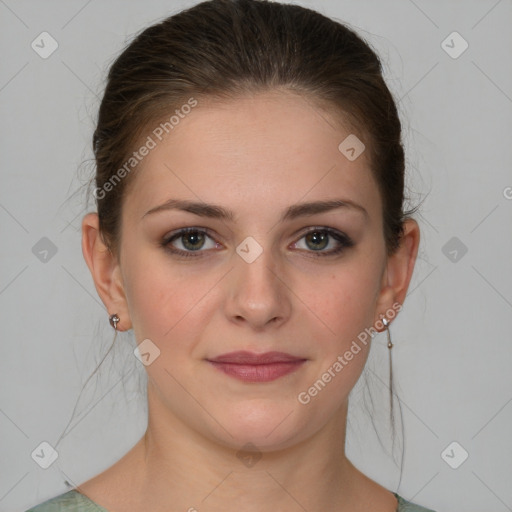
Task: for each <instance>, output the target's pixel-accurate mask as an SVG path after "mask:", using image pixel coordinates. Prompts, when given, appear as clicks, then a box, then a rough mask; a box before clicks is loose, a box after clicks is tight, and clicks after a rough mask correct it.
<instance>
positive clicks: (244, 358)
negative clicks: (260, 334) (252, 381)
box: [208, 350, 305, 365]
mask: <svg viewBox="0 0 512 512" xmlns="http://www.w3.org/2000/svg"><path fill="white" fill-rule="evenodd" d="M304 360H305V358H303V357H295V356H292V355H291V354H287V353H286V352H265V353H263V354H256V353H254V352H248V351H247V350H239V351H237V352H229V353H228V354H222V355H220V356H217V357H214V358H213V359H208V361H212V362H217V363H233V364H251V365H254V364H270V363H288V362H290V361H304Z"/></svg>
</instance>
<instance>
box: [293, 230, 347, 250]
mask: <svg viewBox="0 0 512 512" xmlns="http://www.w3.org/2000/svg"><path fill="white" fill-rule="evenodd" d="M302 239H304V241H305V245H306V250H307V249H311V250H307V252H312V253H313V254H312V255H313V256H334V255H336V254H339V253H341V252H342V251H343V250H345V249H347V248H349V247H353V245H354V242H353V241H352V239H351V238H350V237H348V236H347V235H345V234H344V233H341V232H340V231H337V230H334V229H331V228H325V227H314V228H313V229H311V230H310V231H308V232H307V233H305V234H304V235H303V236H302V238H301V240H302ZM298 244H299V242H296V243H295V244H294V246H295V247H297V246H298ZM329 245H330V246H331V247H332V248H331V249H330V250H327V251H326V250H324V249H325V248H326V247H329ZM333 246H334V247H333Z"/></svg>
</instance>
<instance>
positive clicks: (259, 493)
mask: <svg viewBox="0 0 512 512" xmlns="http://www.w3.org/2000/svg"><path fill="white" fill-rule="evenodd" d="M350 133H351V131H350V129H349V128H343V127H341V126H339V123H338V124H335V123H334V121H333V120H332V119H331V118H329V117H328V114H327V113H326V112H323V111H321V110H319V109H318V108H316V107H313V106H312V104H311V102H310V101H306V100H305V99H303V98H302V97H300V96H297V95H294V94H292V93H286V92H278V91H273V92H265V93H260V94H257V95H254V96H247V97H243V98H238V99H233V100H230V101H226V102H222V103H220V102H216V103H205V102H201V103H199V105H198V106H197V107H196V108H195V109H194V110H193V111H192V113H191V114H189V115H188V116H187V117H186V118H185V119H183V120H181V122H180V124H179V125H178V126H176V127H175V129H174V130H173V131H172V132H171V135H170V136H168V137H167V138H166V139H164V141H162V142H160V143H159V144H158V145H157V147H156V148H154V149H152V150H151V151H150V153H149V155H147V156H146V157H145V158H144V159H143V161H142V162H141V163H140V164H139V166H138V167H137V171H136V172H137V174H136V176H135V177H134V178H135V182H134V184H135V186H133V187H130V188H129V191H128V194H127V196H126V197H125V202H124V204H123V212H122V230H121V244H120V252H119V254H120V258H116V257H115V256H113V255H112V254H111V253H110V252H109V251H107V250H106V247H105V245H104V244H103V242H102V239H101V237H100V236H99V232H98V218H97V214H96V213H89V214H87V215H86V216H85V217H84V219H83V223H82V230H83V231H82V232H83V239H82V248H83V254H84V257H85V260H86V262H87V265H88V267H89V269H90V271H91V274H92V277H93V279H94V283H95V286H96V289H97V291H98V294H99V296H100V297H101V299H102V301H103V303H104V304H105V306H106V308H107V310H108V313H109V314H112V313H117V314H118V316H119V317H120V319H121V320H120V322H119V324H118V329H119V330H121V331H125V330H129V329H133V331H134V335H135V338H136V340H137V343H140V342H142V340H145V339H150V340H151V341H152V343H154V344H155V345H156V346H157V347H158V348H159V350H160V356H159V357H157V358H156V359H155V360H154V361H153V362H152V363H151V364H150V365H148V366H146V367H145V368H146V371H147V372H148V405H149V413H148V427H147V431H146V433H145V435H144V436H143V438H142V439H141V440H140V441H139V442H138V443H137V444H136V445H135V446H134V447H133V449H132V450H131V451H130V452H129V453H128V454H127V455H125V456H124V457H123V458H122V459H121V460H120V461H118V462H117V463H116V464H115V465H114V466H112V467H111V468H109V469H107V470H106V471H104V472H103V473H101V474H100V475H98V476H97V477H95V478H93V479H91V480H89V481H88V482H86V483H84V484H83V485H81V486H80V487H79V490H80V491H81V492H83V493H84V494H86V495H87V496H89V497H90V498H91V499H93V500H94V501H96V503H98V504H100V505H101V506H103V507H105V508H106V509H107V510H109V511H111V512H117V511H119V512H120V511H121V510H125V511H126V510H131V511H136V510H153V511H160V510H162V511H164V510H167V511H168V510H169V504H172V510H176V511H177V510H180V511H187V510H191V511H192V510H193V509H192V507H194V508H195V509H197V510H202V511H205V510H207V511H220V510H222V511H224V512H231V511H234V510H237V511H239V510H240V509H242V510H244V512H256V511H257V512H261V511H262V510H273V511H287V512H292V511H303V510H304V509H306V510H307V511H308V512H315V511H321V510H337V511H340V512H348V511H351V512H354V511H363V510H370V509H372V510H375V511H382V512H392V511H395V510H396V506H397V502H396V498H395V497H394V496H393V495H392V494H391V492H389V491H388V490H386V489H385V488H384V487H382V486H380V485H379V484H377V483H376V482H374V481H372V480H370V479H369V478H367V477H366V476H365V475H363V474H362V473H361V472H359V470H357V468H355V467H354V466H353V465H352V464H351V462H350V461H349V460H348V459H347V457H346V456H345V452H344V444H345V426H346V419H347V406H348V395H349V393H350V391H351V389H352V388H353V387H354V385H355V383H356V382H357V380H358V378H359V376H360V375H361V372H362V371H363V368H364V365H365V362H366V359H367V356H368V351H369V348H370V343H368V344H367V345H363V344H361V343H360V346H361V351H360V352H359V353H358V354H357V355H354V357H353V359H352V360H351V361H350V362H349V363H348V364H347V365H346V366H345V367H344V368H343V370H342V371H340V372H339V373H337V374H336V377H334V378H332V380H331V381H330V382H329V383H328V384H327V385H326V386H325V388H324V389H323V390H322V391H321V392H319V393H318V394H317V396H315V397H314V398H312V399H311V401H310V402H309V403H308V404H306V405H304V404H301V403H299V401H298V400H297V395H298V394H299V393H300V392H301V391H305V390H308V388H310V387H311V385H312V384H313V383H314V382H315V381H317V380H318V379H319V378H320V377H321V375H322V374H323V373H324V372H325V371H326V370H327V369H328V368H329V367H332V365H333V363H334V362H335V361H336V359H337V357H338V356H339V355H342V354H344V353H345V352H346V351H347V350H348V349H349V348H350V345H351V343H352V342H353V340H355V339H357V335H358V334H359V333H361V332H362V331H364V329H365V328H369V327H371V326H375V325H376V322H377V320H379V319H380V318H382V316H383V315H384V314H385V313H386V311H389V310H392V309H393V304H396V303H399V304H402V303H403V301H404V299H405V296H406V293H407V289H408V286H409V282H410V279H411V276H412V273H413V269H414V264H415V260H416V255H417V251H418V245H419V240H420V234H419V227H418V224H417V223H416V222H415V221H413V220H409V221H407V222H406V224H405V235H404V237H403V239H402V244H401V247H400V249H399V250H398V251H397V252H396V253H395V254H394V255H393V256H391V257H389V258H388V257H387V256H386V250H385V243H384V236H383V224H382V222H383V220H382V212H381V208H382V203H381V198H380V194H379V190H378V188H377V185H376V183H375V181H374V179H373V177H372V175H371V172H370V168H369V162H368V160H367V153H368V152H367V151H365V152H363V153H362V155H361V156H359V157H358V158H357V159H356V160H354V161H349V160H348V159H347V158H346V157H345V156H344V155H343V154H342V153H341V152H340V151H339V150H338V145H339V144H340V142H341V141H343V140H344V139H345V138H346V137H347V136H348V135H349V134H350ZM170 198H174V199H189V200H193V201H200V202H206V203H214V204H216V205H220V206H222V207H224V208H227V209H230V210H232V211H233V212H234V214H235V219H234V221H229V220H219V219H213V218H207V217H202V216H198V215H195V214H193V213H190V212H184V211H178V210H167V211H160V212H158V213H154V214H149V215H146V216H145V217H144V218H143V216H144V214H145V213H146V212H147V211H148V210H150V209H152V208H154V207H156V206H158V205H161V204H163V203H165V201H167V200H168V199H170ZM335 198H336V199H338V198H340V199H345V200H349V201H353V202H355V203H358V204H359V205H361V206H362V207H363V208H364V209H365V210H366V212H367V216H365V215H363V214H361V213H360V212H358V211H357V209H350V208H338V209H335V210H332V211H329V212H323V213H317V214H314V215H310V216H305V217H300V218H297V219H294V220H288V221H284V222H280V220H279V219H280V215H281V213H282V211H284V209H286V208H287V207H289V206H290V205H292V204H296V203H300V202H306V201H317V200H327V199H335ZM183 227H196V228H208V229H209V230H210V233H208V234H209V236H210V235H211V237H212V238H208V237H206V238H205V241H204V245H203V246H201V243H200V242H198V241H197V240H194V239H190V237H188V238H187V237H185V239H184V238H183V237H182V238H177V239H175V240H174V242H173V243H172V246H173V247H174V248H176V249H181V250H183V251H186V250H187V249H186V248H187V247H189V252H193V251H192V250H191V249H190V247H191V246H192V248H194V247H197V248H199V251H202V252H201V254H200V256H199V257H190V258H184V257H179V256H174V255H172V254H170V253H169V252H166V251H165V249H164V248H163V247H162V246H161V245H159V244H160V242H161V241H162V240H163V239H164V238H165V237H166V235H169V234H171V233H173V232H175V231H176V230H178V229H180V228H183ZM314 227H321V228H325V227H329V228H332V229H335V230H338V231H341V232H343V233H345V234H347V235H348V236H349V237H350V238H351V239H352V240H353V241H354V246H353V247H346V248H345V249H344V250H343V251H342V252H341V253H340V254H338V255H334V256H323V257H315V254H318V253H319V252H322V251H323V252H324V253H325V252H329V250H330V249H334V248H336V247H338V245H339V244H338V242H336V240H335V239H334V238H329V241H328V244H327V242H325V243H324V244H323V245H322V243H321V242H318V241H316V242H315V240H314V239H313V240H311V238H310V237H305V235H306V234H307V232H308V231H312V229H311V228H314ZM248 236H250V237H253V238H254V239H255V240H256V241H257V243H258V244H259V246H260V247H261V248H262V250H263V252H262V253H261V255H260V256H259V257H258V258H257V259H256V260H255V261H253V262H252V263H247V262H246V261H245V260H244V259H242V258H241V257H240V256H239V254H238V253H237V252H236V248H237V246H239V244H241V242H242V241H243V240H244V239H245V238H246V237H248ZM308 238H309V243H308ZM187 242H188V244H189V245H188V246H187V245H185V244H187ZM315 244H316V245H315ZM317 247H318V248H319V249H320V250H319V251H315V248H317ZM194 254H198V251H195V252H194ZM376 329H377V328H376ZM377 330H380V331H382V326H381V328H380V329H377ZM242 349H244V350H249V351H253V352H257V353H262V352H266V351H270V350H278V351H283V352H288V353H291V354H293V355H295V356H300V357H303V358H306V359H307V361H306V363H304V364H303V365H302V366H301V368H299V369H298V370H297V371H295V372H294V373H291V374H288V375H286V376H284V377H281V378H279V379H277V380H274V381H271V382H266V383H253V382H250V383H247V382H241V381H239V380H237V379H234V378H232V377H230V376H227V375H225V374H224V373H222V372H220V371H219V370H218V369H216V368H214V367H212V366H211V365H210V364H209V363H208V362H207V361H206V360H205V359H206V358H212V357H215V356H217V355H220V354H223V353H226V352H231V351H235V350H242ZM249 442H250V443H252V444H253V445H254V446H255V447H256V448H255V449H256V450H257V453H258V454H259V456H261V458H260V459H259V460H258V461H257V462H256V463H255V464H254V465H252V466H251V467H248V466H246V465H245V464H243V463H242V461H241V460H240V458H239V457H238V456H237V454H239V452H240V450H241V449H242V447H244V446H245V445H246V444H247V443H249Z"/></svg>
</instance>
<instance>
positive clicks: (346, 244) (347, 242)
mask: <svg viewBox="0 0 512 512" xmlns="http://www.w3.org/2000/svg"><path fill="white" fill-rule="evenodd" d="M190 233H201V234H205V235H207V236H208V237H210V238H212V239H213V237H212V236H211V235H210V234H209V233H210V231H209V230H208V229H201V228H194V227H190V228H183V229H180V230H179V231H177V232H174V233H172V234H171V235H169V236H167V237H166V238H164V240H162V242H161V243H160V245H161V246H162V247H163V248H164V249H165V250H166V251H168V252H170V253H171V254H173V255H177V256H179V257H184V258H201V257H203V256H202V255H200V253H204V252H207V251H202V250H200V249H199V250H197V251H182V250H181V249H175V248H173V247H172V246H171V245H170V244H171V242H173V241H174V240H177V239H179V238H181V237H182V236H184V235H187V234H190ZM311 233H326V234H327V235H328V236H329V237H332V238H334V239H335V240H336V241H337V242H338V243H339V244H340V246H339V247H338V248H336V249H331V250H330V251H312V250H310V251H306V252H311V253H313V254H312V256H313V257H317V258H322V257H323V258H325V257H329V256H336V255H338V254H340V253H341V252H342V251H344V250H345V249H348V248H350V247H353V246H354V242H353V241H352V239H351V238H350V237H348V236H347V235H345V234H344V233H341V232H339V231H336V230H334V229H331V228H327V227H319V226H318V227H317V226H315V227H314V228H312V229H311V230H309V231H307V232H306V233H304V234H303V235H302V236H301V237H300V238H299V240H302V238H304V237H306V236H307V235H309V234H311ZM301 250H302V249H301Z"/></svg>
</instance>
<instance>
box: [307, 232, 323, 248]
mask: <svg viewBox="0 0 512 512" xmlns="http://www.w3.org/2000/svg"><path fill="white" fill-rule="evenodd" d="M328 236H329V235H328V234H327V233H322V232H320V231H314V232H313V233H310V234H309V235H308V236H307V237H306V239H308V238H309V237H311V238H312V239H314V240H315V243H317V242H325V241H326V240H327V238H328ZM324 247H326V244H325V243H324V244H323V245H322V246H321V247H320V249H323V248H324ZM313 248H314V249H315V250H317V249H318V248H319V247H318V246H316V247H313Z"/></svg>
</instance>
